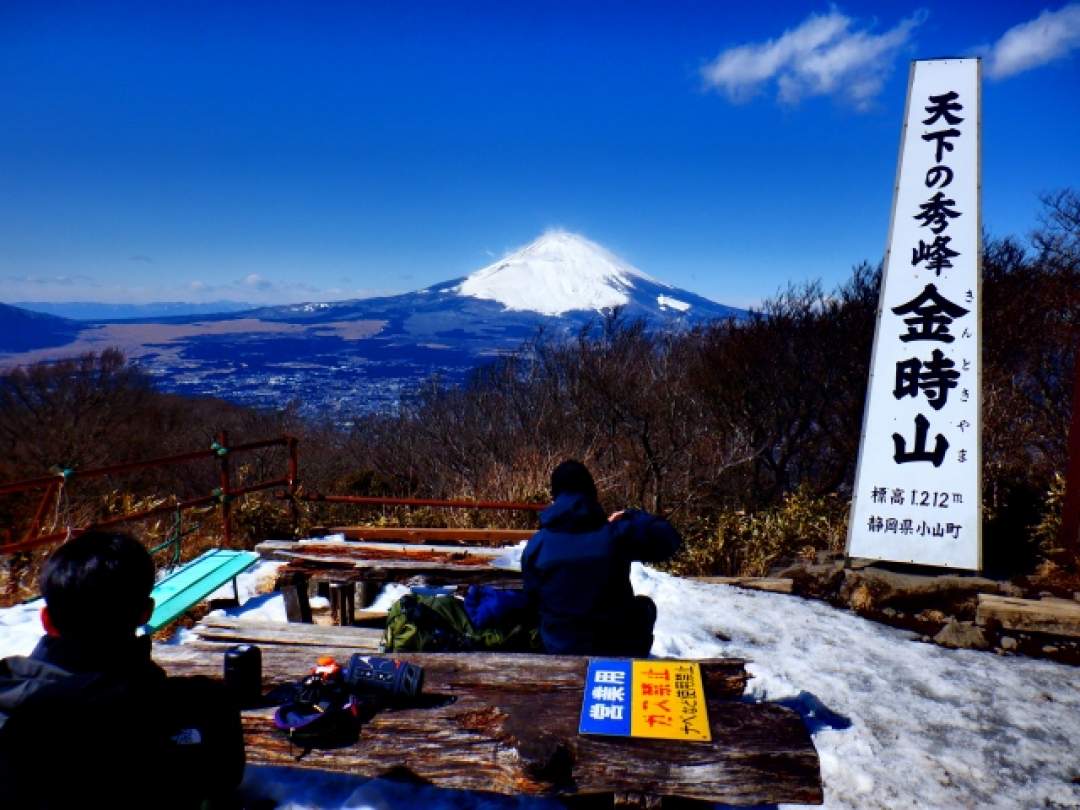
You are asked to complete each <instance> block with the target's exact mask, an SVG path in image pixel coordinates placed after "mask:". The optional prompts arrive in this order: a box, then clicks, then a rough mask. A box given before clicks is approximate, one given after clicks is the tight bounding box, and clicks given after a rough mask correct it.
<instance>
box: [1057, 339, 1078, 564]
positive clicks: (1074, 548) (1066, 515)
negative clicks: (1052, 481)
mask: <svg viewBox="0 0 1080 810" xmlns="http://www.w3.org/2000/svg"><path fill="white" fill-rule="evenodd" d="M1075 372H1076V382H1075V384H1074V385H1073V397H1072V422H1071V424H1070V425H1069V462H1068V467H1067V468H1066V471H1065V502H1064V503H1063V504H1062V505H1061V532H1060V534H1059V535H1058V547H1059V548H1061V549H1062V550H1063V552H1064V556H1065V559H1066V560H1068V561H1069V562H1071V563H1072V564H1073V565H1076V566H1080V351H1078V352H1077V353H1076V369H1075Z"/></svg>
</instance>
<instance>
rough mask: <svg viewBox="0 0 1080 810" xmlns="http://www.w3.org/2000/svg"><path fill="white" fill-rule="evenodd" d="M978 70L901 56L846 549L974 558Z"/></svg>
mask: <svg viewBox="0 0 1080 810" xmlns="http://www.w3.org/2000/svg"><path fill="white" fill-rule="evenodd" d="M979 70H980V68H979V60H978V59H930V60H919V61H915V62H912V65H911V73H910V76H909V80H908V95H907V105H906V109H905V118H904V128H903V134H902V135H901V139H900V157H899V165H898V167H897V180H896V189H895V193H894V196H893V210H892V220H891V223H890V226H889V241H888V248H887V252H886V255H885V267H884V275H883V278H882V284H881V298H880V301H879V304H878V314H877V327H876V330H875V333H874V350H873V357H872V360H871V367H870V384H869V387H868V391H867V398H866V411H865V414H864V416H863V432H862V437H861V441H860V445H859V462H858V467H857V470H856V474H855V491H854V494H853V498H852V505H851V519H850V521H849V526H848V543H847V553H848V556H851V557H869V558H873V559H879V560H891V561H895V562H906V563H917V564H922V565H932V566H943V567H953V568H966V569H975V570H978V569H980V568H981V567H982V525H981V503H982V492H981V482H980V468H981V456H982V450H981V429H982V419H981V408H980V388H981V386H980V375H981V357H980V347H981V317H980V299H981V296H980V279H981V273H980V264H981V256H980V251H981V247H980V226H981V222H980V219H981V214H980V179H979V171H980V157H979V150H980V123H981V122H980V118H981V103H980V94H979Z"/></svg>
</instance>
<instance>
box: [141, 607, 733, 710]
mask: <svg viewBox="0 0 1080 810" xmlns="http://www.w3.org/2000/svg"><path fill="white" fill-rule="evenodd" d="M278 626H279V627H286V626H288V625H278ZM321 629H322V630H325V631H328V636H330V635H331V634H337V633H340V632H341V631H343V630H346V629H347V628H341V627H323V628H321ZM353 629H357V628H353ZM329 640H330V641H333V639H332V638H330V639H329ZM230 646H231V645H230V644H222V643H215V642H208V641H194V642H189V643H187V644H156V645H154V660H155V661H157V662H158V663H159V664H161V665H162V666H163V667H165V669H166V670H168V671H169V672H170V673H171V674H176V675H207V676H210V677H213V678H220V677H221V673H222V667H223V665H224V654H225V650H227V649H228V648H229V647H230ZM355 652H357V650H356V648H354V647H349V646H348V645H347V643H332V644H328V645H327V646H325V647H323V648H322V649H320V650H318V651H314V650H312V649H311V648H310V647H300V646H291V645H286V644H280V645H267V646H266V647H263V648H262V663H263V671H262V674H263V685H264V687H266V688H270V687H273V686H277V685H279V684H282V683H291V682H293V681H296V680H299V679H300V678H301V677H302V676H304V675H305V674H307V672H308V670H309V669H310V668H311V666H312V665H313V661H314V659H315V656H318V655H332V656H334V657H335V658H337V659H338V661H341V662H344V661H347V660H348V659H349V656H351V655H352V654H353V653H355ZM402 657H403V658H406V659H407V660H409V661H410V662H413V663H415V664H418V665H419V666H422V667H424V673H425V674H424V690H425V691H426V692H429V693H431V692H444V691H446V690H453V689H462V688H469V687H472V686H477V685H480V684H482V685H483V688H484V689H496V690H497V689H502V688H507V689H512V690H515V691H521V690H525V691H531V692H533V693H545V694H546V693H547V692H550V691H558V690H562V689H569V690H572V691H573V690H576V691H577V693H578V695H579V697H580V694H581V690H582V684H583V683H584V680H585V671H586V669H587V667H588V660H587V659H586V658H583V657H580V656H568V655H542V654H536V653H479V652H477V653H409V654H408V655H403V656H402ZM701 674H702V678H703V679H704V681H705V685H706V687H707V690H708V692H709V694H710V695H712V696H716V697H719V698H723V699H734V698H737V697H739V696H741V695H742V694H743V692H744V690H745V688H746V681H747V679H748V678H749V675H748V674H747V672H746V669H745V661H743V660H742V659H740V658H710V659H706V660H704V661H702V662H701ZM579 708H580V706H579Z"/></svg>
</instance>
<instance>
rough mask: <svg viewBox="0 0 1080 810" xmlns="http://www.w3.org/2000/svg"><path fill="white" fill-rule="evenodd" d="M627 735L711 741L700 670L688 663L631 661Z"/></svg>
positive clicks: (698, 667)
mask: <svg viewBox="0 0 1080 810" xmlns="http://www.w3.org/2000/svg"><path fill="white" fill-rule="evenodd" d="M630 683H631V710H630V735H631V736H633V737H657V738H662V739H666V740H700V741H702V742H708V741H710V740H712V734H711V732H710V731H709V715H708V712H707V710H706V708H705V690H704V689H703V688H702V684H701V667H700V666H698V665H697V664H695V663H692V662H688V661H654V660H647V661H634V662H633V676H632V677H631V679H630Z"/></svg>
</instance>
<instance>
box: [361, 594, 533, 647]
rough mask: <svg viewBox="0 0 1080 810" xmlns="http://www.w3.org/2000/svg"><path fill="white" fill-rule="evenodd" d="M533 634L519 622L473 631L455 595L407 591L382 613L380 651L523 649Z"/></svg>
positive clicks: (466, 614)
mask: <svg viewBox="0 0 1080 810" xmlns="http://www.w3.org/2000/svg"><path fill="white" fill-rule="evenodd" d="M532 636H533V634H532V633H530V631H529V629H528V628H526V627H525V626H523V625H520V624H519V625H514V626H513V627H511V628H507V629H502V628H488V629H486V630H477V629H476V628H475V627H474V626H473V624H472V622H470V621H469V615H468V613H466V612H465V603H464V602H462V601H461V600H460V599H458V598H457V597H455V596H421V595H419V594H415V593H407V594H405V595H404V596H403V597H401V598H400V599H398V600H397V601H396V602H395V603H394V604H393V605H391V606H390V610H389V611H387V614H386V632H385V633H384V634H383V641H382V649H383V651H384V652H474V651H488V650H527V649H530V648H532V647H533V645H534V642H535V640H534V639H533V638H532Z"/></svg>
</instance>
